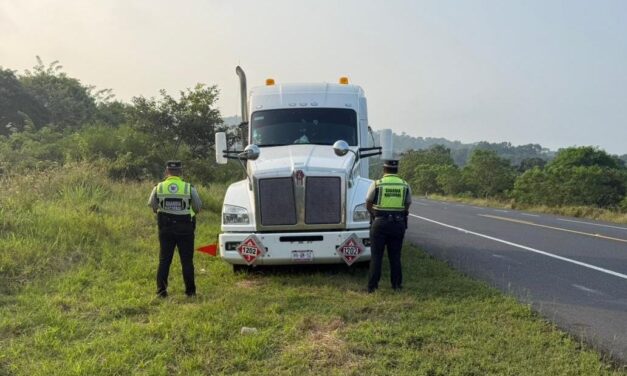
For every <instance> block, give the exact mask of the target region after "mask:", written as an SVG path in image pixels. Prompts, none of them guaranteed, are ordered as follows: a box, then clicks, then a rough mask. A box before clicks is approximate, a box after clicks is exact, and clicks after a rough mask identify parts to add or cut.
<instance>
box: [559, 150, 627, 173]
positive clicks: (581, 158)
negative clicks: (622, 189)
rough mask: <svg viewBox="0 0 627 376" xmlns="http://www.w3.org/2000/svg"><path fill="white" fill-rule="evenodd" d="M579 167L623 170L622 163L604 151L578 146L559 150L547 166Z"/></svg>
mask: <svg viewBox="0 0 627 376" xmlns="http://www.w3.org/2000/svg"><path fill="white" fill-rule="evenodd" d="M579 166H599V167H608V168H618V169H620V168H623V167H624V164H623V163H622V161H621V160H620V159H619V158H618V157H617V156H614V155H610V154H608V153H607V152H606V151H605V150H601V149H599V148H596V147H593V146H580V147H570V148H565V149H560V150H559V151H558V152H557V155H556V156H555V159H553V160H552V161H551V163H550V165H549V167H551V168H570V167H579Z"/></svg>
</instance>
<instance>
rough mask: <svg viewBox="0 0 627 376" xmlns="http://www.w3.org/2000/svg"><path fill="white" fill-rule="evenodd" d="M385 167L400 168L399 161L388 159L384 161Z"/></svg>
mask: <svg viewBox="0 0 627 376" xmlns="http://www.w3.org/2000/svg"><path fill="white" fill-rule="evenodd" d="M383 167H388V168H398V161H397V160H395V159H388V160H386V161H383Z"/></svg>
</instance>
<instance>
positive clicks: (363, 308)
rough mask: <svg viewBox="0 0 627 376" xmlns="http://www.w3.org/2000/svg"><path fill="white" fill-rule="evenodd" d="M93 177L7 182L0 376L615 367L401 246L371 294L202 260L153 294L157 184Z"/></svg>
mask: <svg viewBox="0 0 627 376" xmlns="http://www.w3.org/2000/svg"><path fill="white" fill-rule="evenodd" d="M103 176H104V174H103V173H102V171H99V170H98V169H94V168H93V167H89V166H85V165H79V166H74V167H71V168H69V169H68V170H66V171H61V172H59V173H56V174H54V173H42V174H37V175H32V176H24V177H13V178H10V179H8V180H5V181H3V182H2V183H3V186H4V192H5V193H6V192H8V193H9V194H6V195H5V194H3V195H2V196H1V198H0V207H1V208H2V211H1V212H0V215H1V217H0V283H1V286H2V289H1V290H0V375H5V374H6V375H14V374H15V375H29V376H34V375H118V374H146V375H170V374H184V375H188V374H259V375H266V374H273V375H292V374H297V375H298V374H316V375H333V374H336V375H346V374H355V375H377V374H391V375H403V374H408V375H409V374H411V375H414V374H418V375H422V374H424V375H484V374H498V375H533V374H551V375H553V374H556V375H557V374H564V375H582V374H585V375H594V374H624V369H623V370H620V369H617V368H615V367H613V366H612V365H610V364H609V363H607V362H605V361H604V360H603V359H602V356H601V355H599V354H598V353H597V352H595V351H593V350H591V349H589V348H587V347H585V346H583V345H582V344H581V343H579V342H577V341H576V340H574V339H572V338H571V337H569V336H567V335H565V334H564V333H563V332H561V331H559V330H557V329H556V328H555V327H554V326H553V325H551V324H549V323H547V322H545V321H543V320H541V319H539V318H538V317H537V316H536V315H535V314H534V313H533V312H532V311H531V309H530V308H529V307H528V306H525V305H520V304H518V303H517V302H516V301H515V300H514V299H513V298H510V297H504V296H502V295H501V294H500V293H498V292H497V291H496V290H494V289H492V288H489V287H487V286H486V285H485V284H483V283H480V282H477V281H473V280H470V279H468V278H466V277H464V276H462V275H460V274H459V273H457V272H455V271H453V270H451V269H450V268H448V267H447V266H446V265H445V264H443V263H442V262H439V261H436V260H434V259H432V258H429V257H428V256H426V255H425V254H424V253H422V252H421V251H419V250H418V249H416V248H414V247H411V246H407V247H406V248H405V250H404V255H403V261H404V272H405V280H406V283H405V291H404V292H402V293H394V292H392V291H391V289H390V288H389V287H387V284H388V283H387V279H385V280H384V281H383V284H382V285H383V287H382V288H381V290H380V291H379V292H377V293H375V294H370V295H369V294H365V293H364V292H363V288H364V287H365V282H366V271H365V270H364V269H359V268H357V269H351V270H350V271H347V270H345V268H330V269H322V270H306V271H300V272H295V271H293V270H284V271H279V272H277V271H272V272H268V273H264V274H252V275H244V274H233V273H232V270H231V268H230V266H229V265H227V264H225V263H224V262H222V261H221V260H220V259H217V258H212V257H209V256H207V255H205V254H197V255H196V258H195V263H196V272H197V285H198V289H199V296H198V297H197V298H196V299H191V300H190V299H188V298H186V297H185V295H184V293H183V282H182V279H181V273H180V264H179V263H178V260H175V262H174V264H173V265H172V272H171V281H170V285H171V288H170V294H171V295H170V297H169V298H167V299H165V300H161V299H155V298H154V292H155V286H154V285H155V283H154V279H155V270H156V264H157V252H158V246H157V238H156V229H155V226H154V218H153V216H152V214H151V213H150V210H149V209H148V208H147V207H146V206H145V201H146V199H147V195H148V193H149V191H150V188H151V184H148V183H128V184H121V183H112V182H110V181H108V180H107V179H106V178H104V177H103ZM224 189H225V187H224V186H221V185H218V186H213V187H211V188H209V189H207V188H204V187H200V189H199V190H200V194H201V196H202V198H203V199H204V201H205V202H206V203H207V207H208V208H209V209H210V210H207V211H205V212H204V213H202V214H201V215H200V216H199V226H198V231H197V244H206V243H210V242H213V240H214V239H215V236H216V234H217V232H218V231H219V222H218V221H219V214H218V213H219V209H220V205H221V203H220V202H221V197H222V195H223V192H224ZM388 275H389V274H388V272H387V270H385V271H384V277H387V276H388ZM243 326H247V327H255V328H257V329H258V332H257V333H256V334H251V335H241V334H240V329H241V328H242V327H243Z"/></svg>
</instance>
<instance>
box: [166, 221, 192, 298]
mask: <svg viewBox="0 0 627 376" xmlns="http://www.w3.org/2000/svg"><path fill="white" fill-rule="evenodd" d="M157 218H158V222H159V244H160V252H159V268H158V270H157V294H159V295H161V296H165V295H167V289H168V276H169V274H170V265H171V264H172V258H173V257H174V248H175V247H178V250H179V257H180V258H181V266H182V269H183V281H184V282H185V294H187V295H194V294H196V284H195V283H194V230H195V229H196V222H195V220H194V219H190V217H189V216H175V215H166V214H162V213H160V214H159V215H158V216H157Z"/></svg>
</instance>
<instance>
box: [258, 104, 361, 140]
mask: <svg viewBox="0 0 627 376" xmlns="http://www.w3.org/2000/svg"><path fill="white" fill-rule="evenodd" d="M251 130H252V143H254V144H257V145H258V146H280V145H291V144H316V145H333V143H334V142H335V141H337V140H344V141H346V142H348V144H349V145H351V146H356V145H357V114H356V113H355V111H354V110H351V109H344V108H289V109H278V110H263V111H256V112H254V113H253V115H252V124H251Z"/></svg>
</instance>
